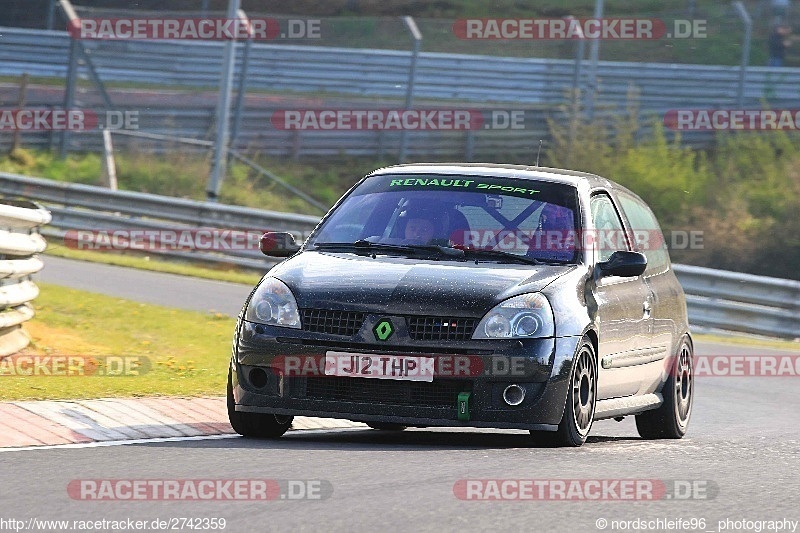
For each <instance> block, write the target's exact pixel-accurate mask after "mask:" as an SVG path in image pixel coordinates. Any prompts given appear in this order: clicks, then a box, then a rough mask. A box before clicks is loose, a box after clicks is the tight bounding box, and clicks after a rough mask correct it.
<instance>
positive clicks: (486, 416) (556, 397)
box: [227, 164, 694, 446]
mask: <svg viewBox="0 0 800 533" xmlns="http://www.w3.org/2000/svg"><path fill="white" fill-rule="evenodd" d="M261 249H262V251H263V252H264V253H265V254H267V255H272V256H277V257H288V259H286V260H285V261H283V262H281V263H280V264H278V265H277V266H275V267H274V268H273V269H272V270H270V272H269V273H268V274H267V275H265V276H264V278H263V279H262V280H261V281H260V282H259V284H258V285H257V286H256V288H255V289H254V290H253V292H252V293H251V295H250V297H249V298H248V300H247V302H246V303H245V306H244V308H243V310H242V312H241V314H240V315H239V317H238V321H237V325H236V331H235V335H234V339H233V356H232V359H231V364H230V372H229V377H228V393H227V395H228V414H229V417H230V422H231V424H232V426H233V428H234V430H235V431H237V432H238V433H240V434H242V435H244V436H249V437H277V436H280V435H282V434H283V433H284V432H285V431H286V430H287V429H288V428H289V427H290V425H291V423H292V417H293V416H295V415H305V416H318V417H333V418H344V419H349V420H354V421H362V422H365V423H367V424H368V425H369V426H371V427H373V428H375V429H381V430H401V429H404V428H406V427H409V426H413V427H427V426H459V427H485V428H512V429H525V430H529V431H530V432H531V434H532V435H533V436H534V437H535V440H538V441H541V442H542V443H545V444H559V445H567V446H580V445H581V444H583V443H584V442H585V440H586V437H587V435H588V434H589V431H590V430H591V427H592V423H593V421H595V420H599V419H607V418H617V419H621V417H624V416H628V415H635V416H636V426H637V428H638V431H639V433H640V435H641V436H642V437H644V438H680V437H682V436H683V435H684V434H685V433H686V429H687V425H688V423H689V418H690V416H691V412H692V401H693V393H694V378H693V348H692V340H691V337H690V333H689V329H688V322H687V316H686V303H685V299H684V294H683V290H682V289H681V286H680V284H679V283H678V281H677V279H676V277H675V274H674V272H673V271H672V269H671V265H670V260H669V256H668V253H667V250H666V244H665V242H664V238H663V236H662V233H661V231H660V230H659V226H658V222H657V221H656V218H655V217H654V215H653V213H652V212H651V210H650V209H649V208H648V207H647V205H646V204H645V203H644V202H643V201H642V200H641V199H640V198H639V197H638V196H636V195H635V194H633V193H632V192H631V191H629V190H627V189H625V188H624V187H622V186H620V185H618V184H616V183H614V182H612V181H610V180H607V179H604V178H602V177H599V176H595V175H592V174H586V173H582V172H575V171H569V170H559V169H552V168H543V167H526V166H512V165H490V164H415V165H400V166H393V167H389V168H384V169H380V170H377V171H375V172H373V173H371V174H369V175H368V176H366V177H365V178H363V179H362V180H361V181H360V182H359V183H357V184H356V185H355V186H354V187H353V188H352V189H351V190H350V191H349V192H348V193H347V194H345V195H344V196H343V197H342V198H341V199H340V200H339V201H338V202H337V204H336V205H335V206H334V207H333V208H332V209H331V211H330V212H329V213H328V214H327V215H326V216H325V217H324V218H323V219H322V221H321V222H320V224H319V225H318V226H317V228H316V229H315V230H314V231H313V232H312V234H311V235H310V236H309V237H308V239H307V240H306V241H305V242H304V243H303V244H302V246H298V245H296V244H295V241H294V238H293V237H292V235H291V234H289V233H266V234H264V237H262V241H261Z"/></svg>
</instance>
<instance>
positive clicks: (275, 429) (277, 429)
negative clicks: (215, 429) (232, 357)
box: [227, 369, 294, 439]
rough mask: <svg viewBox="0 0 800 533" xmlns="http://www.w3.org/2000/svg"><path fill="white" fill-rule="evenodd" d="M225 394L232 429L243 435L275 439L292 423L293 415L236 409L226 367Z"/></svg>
mask: <svg viewBox="0 0 800 533" xmlns="http://www.w3.org/2000/svg"><path fill="white" fill-rule="evenodd" d="M227 396H228V420H229V421H230V423H231V427H232V428H233V430H234V431H235V432H236V433H238V434H239V435H241V436H243V437H251V438H255V439H275V438H278V437H280V436H281V435H283V434H284V433H286V431H287V430H288V429H289V428H290V427H291V425H292V420H293V419H294V417H293V416H282V415H273V414H266V413H247V412H244V411H237V410H236V402H235V400H234V399H233V381H232V379H231V370H230V369H228V394H227Z"/></svg>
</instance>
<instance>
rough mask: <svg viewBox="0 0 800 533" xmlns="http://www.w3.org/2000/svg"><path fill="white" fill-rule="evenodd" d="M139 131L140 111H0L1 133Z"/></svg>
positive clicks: (13, 109)
mask: <svg viewBox="0 0 800 533" xmlns="http://www.w3.org/2000/svg"><path fill="white" fill-rule="evenodd" d="M97 129H109V130H138V129H139V112H138V111H103V112H101V113H98V112H97V111H95V110H93V109H48V108H22V109H20V108H0V131H89V130H97Z"/></svg>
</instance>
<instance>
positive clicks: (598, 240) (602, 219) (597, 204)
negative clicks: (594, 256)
mask: <svg viewBox="0 0 800 533" xmlns="http://www.w3.org/2000/svg"><path fill="white" fill-rule="evenodd" d="M589 207H590V209H591V211H592V221H593V222H594V228H595V230H596V231H597V236H596V237H595V238H594V239H593V240H594V242H595V245H596V246H597V248H598V249H599V250H598V251H599V259H598V261H606V260H607V259H608V258H609V257H611V254H613V253H614V252H616V251H617V250H627V249H628V244H627V241H626V239H625V230H624V228H623V227H622V221H621V220H620V219H619V215H618V214H617V211H616V209H614V204H613V203H612V202H611V198H609V197H608V195H607V194H597V195H595V196H592V200H591V203H590V204H589Z"/></svg>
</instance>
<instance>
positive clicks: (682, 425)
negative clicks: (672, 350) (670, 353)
mask: <svg viewBox="0 0 800 533" xmlns="http://www.w3.org/2000/svg"><path fill="white" fill-rule="evenodd" d="M661 394H662V395H663V396H664V403H662V404H661V407H659V408H658V409H654V410H652V411H647V412H644V413H642V414H640V415H636V429H637V430H638V431H639V435H641V437H642V438H644V439H680V438H683V436H684V435H686V430H687V429H688V427H689V419H690V418H691V416H692V404H693V403H694V351H693V349H692V344H691V342H689V339H688V338H684V339H683V341H682V342H681V347H680V349H679V350H678V356H677V357H675V360H674V362H673V363H672V366H671V368H670V372H669V377H668V378H667V382H666V383H665V384H664V389H663V390H662V392H661Z"/></svg>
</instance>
